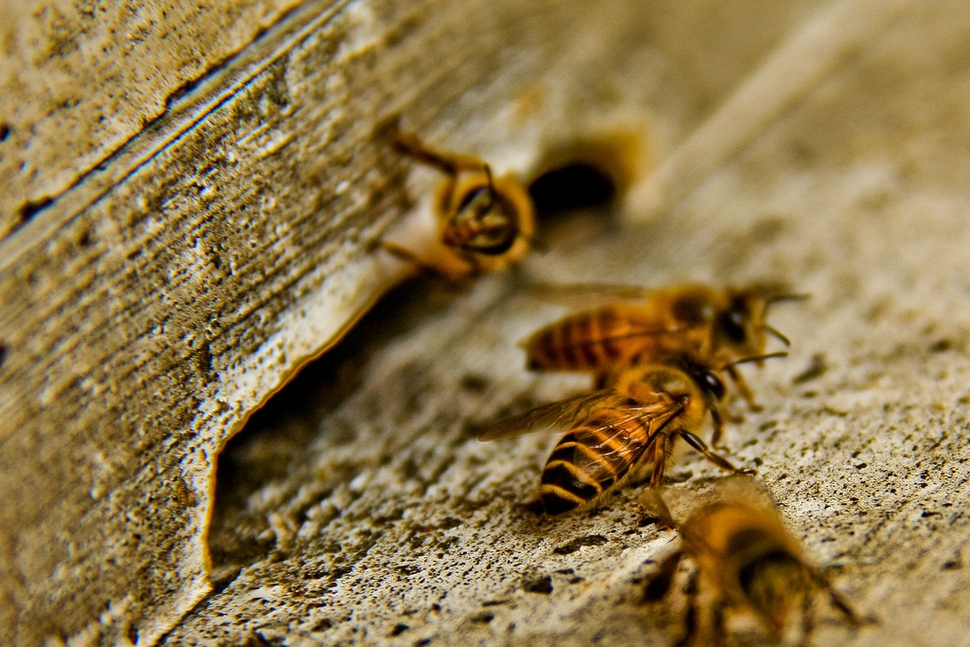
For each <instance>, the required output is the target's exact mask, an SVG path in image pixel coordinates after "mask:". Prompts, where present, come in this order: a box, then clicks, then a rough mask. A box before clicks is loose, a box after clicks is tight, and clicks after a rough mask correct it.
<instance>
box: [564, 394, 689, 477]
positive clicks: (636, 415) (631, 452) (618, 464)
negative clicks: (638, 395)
mask: <svg viewBox="0 0 970 647" xmlns="http://www.w3.org/2000/svg"><path fill="white" fill-rule="evenodd" d="M683 410H684V405H683V403H682V402H678V401H677V400H674V399H672V398H669V397H662V398H658V399H657V400H656V401H654V402H649V403H643V404H639V403H638V404H636V405H634V406H630V407H624V408H623V409H620V408H613V409H600V410H597V411H596V412H594V413H593V414H592V415H591V416H590V417H589V418H588V419H587V420H586V421H585V422H584V423H583V424H581V425H579V426H578V427H576V428H574V429H573V430H572V434H573V436H574V437H575V440H574V442H575V445H574V447H575V450H574V452H573V456H572V459H571V461H572V463H573V464H574V465H576V466H577V467H580V468H581V469H582V470H584V471H585V472H586V473H587V474H589V475H590V476H591V477H593V478H594V479H596V480H597V481H598V482H600V483H603V482H616V481H619V480H620V479H621V478H623V476H625V475H626V473H627V472H628V471H629V470H630V468H631V467H633V465H635V464H636V463H637V461H638V460H639V459H640V456H641V455H642V454H643V452H644V451H646V449H647V448H649V447H650V446H651V445H652V444H653V442H654V440H656V438H657V433H658V432H659V431H660V430H661V429H662V428H663V427H664V426H666V425H667V423H669V422H670V421H671V420H672V419H673V418H674V417H676V416H677V415H678V414H680V413H681V412H682V411H683Z"/></svg>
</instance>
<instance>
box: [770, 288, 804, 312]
mask: <svg viewBox="0 0 970 647" xmlns="http://www.w3.org/2000/svg"><path fill="white" fill-rule="evenodd" d="M811 298H812V295H811V294H808V293H787V294H784V293H783V294H769V295H768V296H766V297H765V312H768V307H769V306H770V305H771V304H773V303H781V302H783V301H805V300H806V299H811Z"/></svg>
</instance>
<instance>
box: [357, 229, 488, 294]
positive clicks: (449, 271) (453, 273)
mask: <svg viewBox="0 0 970 647" xmlns="http://www.w3.org/2000/svg"><path fill="white" fill-rule="evenodd" d="M371 249H372V250H374V249H383V250H384V251H385V252H387V253H388V254H390V255H391V256H393V257H394V258H396V259H398V260H400V261H404V262H406V263H409V264H411V265H412V266H413V267H414V269H415V270H416V271H417V272H418V273H420V274H424V275H426V276H433V277H439V278H441V277H443V278H444V279H446V280H447V281H449V282H451V283H453V284H454V285H455V287H456V288H459V287H461V286H462V285H463V282H464V281H466V280H467V279H469V278H472V277H474V276H475V273H474V272H471V273H469V272H467V271H464V272H459V271H457V270H456V269H455V268H450V267H446V266H444V265H438V264H434V263H427V262H425V261H424V260H423V259H422V258H420V257H419V256H418V255H417V254H415V253H414V252H412V251H411V250H409V249H407V248H405V247H401V246H400V245H398V244H397V243H390V242H387V241H384V240H379V241H377V242H375V243H373V244H372V246H371Z"/></svg>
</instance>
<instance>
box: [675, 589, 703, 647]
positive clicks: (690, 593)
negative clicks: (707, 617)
mask: <svg viewBox="0 0 970 647" xmlns="http://www.w3.org/2000/svg"><path fill="white" fill-rule="evenodd" d="M697 578H698V572H697V571H694V572H693V573H691V575H690V579H689V580H687V591H686V592H687V613H686V615H685V616H684V625H685V626H686V627H687V631H686V632H685V633H684V637H683V638H681V639H680V640H678V641H677V643H676V647H687V646H688V645H691V644H693V643H694V641H695V640H696V639H697V630H698V627H699V625H698V622H697V615H698V607H697V592H698V589H699V587H698V586H697Z"/></svg>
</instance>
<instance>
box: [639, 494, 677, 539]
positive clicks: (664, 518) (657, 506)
mask: <svg viewBox="0 0 970 647" xmlns="http://www.w3.org/2000/svg"><path fill="white" fill-rule="evenodd" d="M644 496H645V497H646V498H647V499H649V500H648V501H647V504H648V505H649V506H650V507H651V508H653V511H654V512H656V513H657V514H658V515H659V516H660V523H661V524H663V525H665V526H667V527H668V528H670V529H671V530H677V522H675V521H674V515H672V514H670V508H668V507H667V504H666V503H664V500H663V497H661V496H660V493H659V492H658V491H657V490H655V489H654V488H649V489H647V493H646V494H645V495H644Z"/></svg>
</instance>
